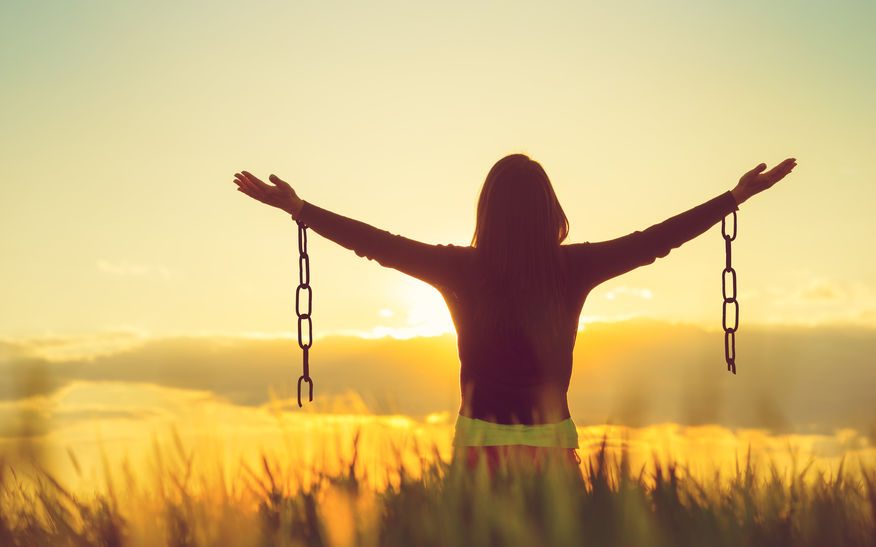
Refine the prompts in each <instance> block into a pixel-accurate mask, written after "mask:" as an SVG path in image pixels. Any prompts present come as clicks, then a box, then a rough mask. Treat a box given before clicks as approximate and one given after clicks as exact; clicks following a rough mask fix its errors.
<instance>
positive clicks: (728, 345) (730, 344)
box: [721, 211, 739, 374]
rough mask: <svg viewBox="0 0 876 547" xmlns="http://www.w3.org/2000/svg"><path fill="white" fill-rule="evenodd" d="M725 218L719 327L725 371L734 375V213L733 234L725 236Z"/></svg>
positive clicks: (736, 311) (736, 304) (736, 307)
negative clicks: (730, 321)
mask: <svg viewBox="0 0 876 547" xmlns="http://www.w3.org/2000/svg"><path fill="white" fill-rule="evenodd" d="M726 220H727V219H726V217H725V218H723V219H721V235H722V236H723V237H724V250H725V253H726V255H727V264H726V266H725V267H724V271H723V272H721V292H722V293H723V295H724V307H723V309H722V312H721V325H722V326H723V327H724V358H725V359H726V360H727V370H729V371H730V372H732V373H733V374H736V331H737V330H738V329H739V302H738V301H737V300H736V270H734V269H733V266H732V264H731V261H730V242H731V241H733V240H734V239H736V211H733V234H732V235H729V234H727V226H726V222H725V221H726ZM728 276H729V277H730V293H729V295H728V291H727V277H728ZM731 304H732V305H733V317H734V320H733V326H732V327H731V326H727V315H728V314H727V307H728V306H730V305H731Z"/></svg>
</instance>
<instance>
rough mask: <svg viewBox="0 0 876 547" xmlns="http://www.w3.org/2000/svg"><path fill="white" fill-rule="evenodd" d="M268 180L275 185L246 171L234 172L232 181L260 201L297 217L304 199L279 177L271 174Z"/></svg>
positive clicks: (238, 187)
mask: <svg viewBox="0 0 876 547" xmlns="http://www.w3.org/2000/svg"><path fill="white" fill-rule="evenodd" d="M269 180H270V181H271V182H273V183H274V184H276V186H271V185H270V184H265V183H264V182H262V181H260V180H259V179H258V178H257V177H255V176H253V175H252V174H251V173H250V172H248V171H241V172H240V173H235V174H234V183H235V184H237V189H238V190H240V191H241V192H243V193H244V194H246V195H248V196H249V197H251V198H253V199H257V200H259V201H261V202H262V203H265V204H267V205H270V206H272V207H276V208H278V209H282V210H284V211H286V212H287V213H289V214H290V215H292V217H293V218H296V219H297V218H298V215H299V213H301V208H302V207H303V206H304V200H302V199H301V198H299V197H298V194H296V193H295V190H293V189H292V187H291V186H289V185H288V184H287V183H286V182H284V181H283V180H280V177H278V176H276V175H271V176H270V178H269Z"/></svg>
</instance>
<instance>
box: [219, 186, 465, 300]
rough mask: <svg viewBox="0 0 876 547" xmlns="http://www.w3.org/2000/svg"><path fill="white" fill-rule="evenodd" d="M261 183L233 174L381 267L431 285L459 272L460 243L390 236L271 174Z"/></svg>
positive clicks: (255, 193) (249, 191)
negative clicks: (303, 194) (319, 203)
mask: <svg viewBox="0 0 876 547" xmlns="http://www.w3.org/2000/svg"><path fill="white" fill-rule="evenodd" d="M270 180H271V181H272V182H273V183H274V184H276V186H272V185H269V184H265V183H264V182H262V181H260V180H259V179H258V178H256V177H254V176H253V175H252V174H250V173H249V172H247V171H243V172H241V173H236V174H235V180H234V182H235V183H236V184H237V186H238V190H240V191H241V192H243V193H244V194H246V195H248V196H250V197H252V198H253V199H256V200H258V201H261V202H262V203H265V204H268V205H271V206H273V207H277V208H278V209H281V210H283V211H286V212H287V213H289V214H290V215H292V217H293V218H294V219H296V220H298V221H300V222H303V223H304V224H306V225H307V226H308V227H310V228H311V229H312V230H313V231H314V232H316V233H318V234H319V235H321V236H323V237H325V238H327V239H329V240H331V241H334V242H335V243H337V244H338V245H341V246H343V247H346V248H347V249H350V250H352V251H354V252H355V253H356V254H357V255H359V256H363V257H366V258H368V259H370V260H376V261H377V262H378V263H379V264H380V265H381V266H386V267H388V268H393V269H396V270H398V271H400V272H402V273H405V274H407V275H410V276H412V277H415V278H417V279H420V280H422V281H425V282H426V283H429V284H430V285H433V286H435V287H443V286H448V285H451V284H452V283H453V278H454V276H456V275H460V274H461V272H462V270H461V268H460V260H461V259H462V256H463V252H464V249H465V248H464V247H457V246H455V245H429V244H427V243H422V242H420V241H415V240H413V239H408V238H406V237H402V236H400V235H395V234H391V233H389V232H387V231H385V230H380V229H378V228H375V227H374V226H371V225H369V224H366V223H364V222H360V221H358V220H354V219H352V218H347V217H345V216H341V215H339V214H337V213H333V212H331V211H327V210H325V209H322V208H320V207H317V206H316V205H314V204H312V203H310V202H305V201H304V200H302V199H301V198H299V197H298V194H296V193H295V190H293V189H292V187H291V186H289V184H287V183H286V182H284V181H283V180H281V179H280V178H279V177H277V176H275V175H271V177H270Z"/></svg>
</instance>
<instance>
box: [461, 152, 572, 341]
mask: <svg viewBox="0 0 876 547" xmlns="http://www.w3.org/2000/svg"><path fill="white" fill-rule="evenodd" d="M568 235H569V220H568V218H566V214H565V212H563V208H562V207H561V206H560V202H559V200H558V199H557V195H556V193H554V188H553V186H552V185H551V181H550V179H549V178H548V176H547V173H545V170H544V168H542V166H541V165H540V164H539V163H538V162H536V161H533V160H532V159H530V158H529V157H528V156H526V155H524V154H512V155H510V156H505V157H504V158H502V159H501V160H499V161H498V162H496V164H495V165H494V166H493V168H492V169H490V172H489V174H487V178H486V180H485V181H484V185H483V187H482V188H481V193H480V197H479V198H478V206H477V220H476V223H475V231H474V235H473V236H472V240H471V245H472V247H474V248H475V249H476V252H477V256H478V259H479V260H480V262H481V265H482V267H483V269H482V271H483V272H484V277H483V279H482V288H483V290H486V291H488V292H489V293H491V294H492V295H493V296H497V297H498V298H494V299H491V301H493V302H495V301H499V302H504V303H505V305H504V306H500V309H494V310H492V313H489V312H487V310H484V313H483V314H482V317H480V318H479V320H487V319H489V317H488V316H492V317H491V319H492V321H489V322H490V323H494V324H499V325H505V326H508V325H511V324H513V325H514V326H516V327H518V328H522V327H525V326H528V325H529V324H530V323H531V322H532V321H545V320H548V321H547V323H548V324H556V323H557V321H556V319H554V320H553V321H550V320H549V319H550V317H545V314H547V315H554V314H557V313H560V310H561V309H562V306H563V304H564V302H563V301H562V298H563V296H564V294H565V293H564V289H565V286H566V283H567V280H566V279H565V275H564V274H565V268H564V265H563V263H562V253H561V249H560V244H561V243H562V242H563V241H564V240H565V239H566V237H567V236H568Z"/></svg>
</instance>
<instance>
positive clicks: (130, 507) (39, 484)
mask: <svg viewBox="0 0 876 547" xmlns="http://www.w3.org/2000/svg"><path fill="white" fill-rule="evenodd" d="M363 431H364V434H363ZM369 435H370V433H369V431H368V430H367V428H364V429H357V430H355V431H353V432H352V433H351V435H349V436H346V437H344V436H341V435H339V436H337V437H336V438H335V443H343V445H344V446H336V449H337V450H336V452H333V454H334V455H333V456H332V459H331V461H327V460H325V459H323V460H322V461H320V460H319V458H312V459H311V461H310V462H309V463H308V464H302V463H301V462H300V461H293V460H292V459H290V458H288V457H286V456H284V455H281V454H280V453H278V452H276V451H272V450H262V451H261V452H260V453H259V454H258V455H257V456H255V457H251V458H244V457H241V458H239V459H238V460H237V461H235V462H231V463H229V462H228V461H227V460H226V459H223V458H222V457H220V456H219V455H218V454H219V453H220V452H218V451H215V450H211V449H210V448H208V447H206V446H205V445H196V444H189V443H188V442H187V441H185V440H183V439H182V438H181V437H180V436H179V435H178V434H177V433H176V432H175V431H174V432H173V433H172V434H171V435H170V436H169V438H168V439H166V440H164V441H158V440H155V441H154V442H153V446H152V450H151V454H150V455H149V457H148V458H147V459H146V461H147V464H145V465H141V464H135V463H132V462H131V460H129V459H127V458H121V459H118V458H111V457H109V456H107V454H106V452H105V451H104V452H102V456H101V458H100V459H99V465H98V467H99V472H98V473H97V475H92V474H90V472H89V471H88V470H86V469H85V466H84V465H83V463H82V462H80V461H79V459H78V458H77V455H76V453H75V452H73V451H72V450H70V451H67V453H66V454H65V455H64V457H65V459H66V460H67V463H68V464H69V468H71V469H73V473H72V475H71V476H65V478H63V479H62V478H59V476H58V475H57V474H56V473H55V472H50V471H48V470H47V468H46V467H45V466H43V465H42V464H40V463H39V462H40V461H41V460H43V459H44V458H40V457H39V455H38V454H33V457H32V458H31V460H30V461H28V460H27V458H23V457H22V454H23V453H24V454H26V453H27V450H19V451H18V452H17V454H18V455H17V457H15V458H14V459H13V457H12V456H11V455H9V454H12V453H11V452H9V451H7V456H6V457H5V460H4V461H3V462H2V463H0V508H2V511H0V545H4V546H6V545H9V546H13V545H14V546H18V545H22V546H23V545H28V546H31V545H77V546H78V545H108V546H114V545H175V546H183V545H244V546H246V545H253V546H256V545H258V546H262V545H604V546H614V545H630V546H638V545H666V546H670V545H671V546H676V545H710V546H721V545H728V546H730V545H733V546H737V545H752V546H756V545H812V546H825V545H844V546H857V545H876V526H874V522H876V470H874V467H873V465H872V463H866V462H863V461H861V460H860V458H857V457H851V458H847V457H846V456H842V457H841V458H839V462H838V465H837V466H835V468H834V469H832V470H825V469H824V468H823V467H822V466H819V465H818V464H817V462H816V461H815V459H813V458H809V459H808V460H806V461H798V460H799V459H800V458H798V457H796V456H794V455H793V454H791V459H790V460H788V462H789V463H777V461H769V462H767V463H758V462H759V461H760V460H758V459H757V458H756V457H754V456H753V455H752V451H751V447H750V445H749V447H748V449H747V450H743V451H741V453H739V454H736V455H735V458H734V463H733V466H732V468H731V469H732V471H731V472H729V473H728V472H723V471H722V470H721V469H720V468H718V467H715V468H714V469H713V470H712V471H711V472H699V473H694V472H692V471H691V468H690V467H689V466H688V465H687V464H686V463H682V462H680V461H677V460H673V459H667V458H663V457H660V456H658V453H657V450H655V451H654V452H653V454H652V456H651V458H649V460H648V461H645V462H634V461H633V458H631V455H630V453H629V451H628V449H627V448H628V447H629V446H630V445H629V443H628V442H626V441H625V439H624V438H623V437H618V436H616V435H612V436H609V433H608V432H607V431H606V432H605V433H604V434H603V436H602V438H601V439H594V440H593V442H592V443H590V444H587V443H585V444H582V450H581V451H580V453H581V455H582V466H581V470H582V477H583V480H576V478H575V477H572V476H570V475H569V474H566V473H563V472H562V471H561V470H559V469H548V470H547V471H545V472H544V473H542V474H535V473H534V472H533V471H531V470H528V469H522V470H521V469H517V470H512V471H511V472H503V471H500V472H499V473H497V474H496V476H495V477H494V478H493V479H492V480H490V479H489V477H488V475H487V473H486V472H485V471H484V470H483V469H480V470H479V471H478V472H469V471H467V470H465V469H463V468H462V466H459V465H456V464H454V463H453V461H452V459H451V458H449V457H448V454H447V453H446V450H443V449H442V448H440V447H439V446H438V445H436V444H433V445H431V446H429V445H428V444H424V443H421V442H417V441H416V440H415V441H412V442H396V443H394V448H393V449H391V450H390V455H389V456H386V457H377V456H376V454H377V452H375V450H374V448H373V446H371V447H369V441H368V439H367V437H368V436H369ZM363 452H368V453H369V454H366V456H363ZM366 459H368V460H371V461H365V460H366ZM375 460H380V461H378V462H377V463H375ZM381 462H382V464H383V465H379V464H380V463H381Z"/></svg>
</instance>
